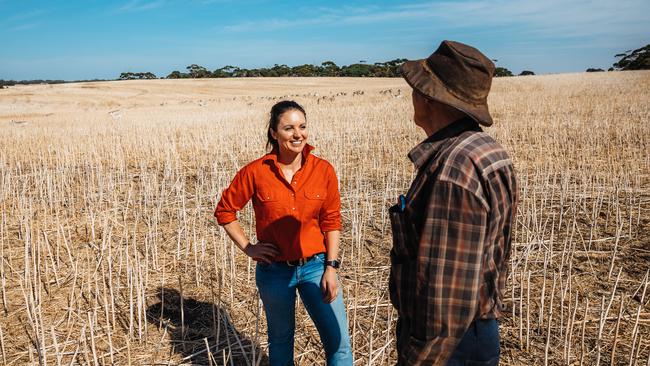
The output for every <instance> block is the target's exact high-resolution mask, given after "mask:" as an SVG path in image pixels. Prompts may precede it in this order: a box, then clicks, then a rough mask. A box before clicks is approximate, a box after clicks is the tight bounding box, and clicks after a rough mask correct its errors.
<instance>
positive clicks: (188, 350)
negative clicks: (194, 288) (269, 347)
mask: <svg viewBox="0 0 650 366" xmlns="http://www.w3.org/2000/svg"><path fill="white" fill-rule="evenodd" d="M156 296H157V298H158V302H156V303H155V304H153V305H151V306H149V307H148V308H147V320H148V321H149V322H150V323H151V324H155V325H156V326H159V327H161V328H165V327H166V328H167V332H168V333H169V334H170V338H171V342H172V347H173V352H176V353H178V354H180V355H181V357H182V358H183V361H182V362H181V363H182V364H184V365H215V366H217V365H224V366H225V365H250V366H254V365H268V364H269V360H268V356H267V355H266V354H265V353H262V350H261V349H260V346H259V344H256V343H255V342H253V341H252V340H251V339H250V338H248V337H246V336H244V335H243V334H242V333H240V332H239V331H237V329H235V326H234V325H233V324H232V322H231V319H230V316H229V315H228V313H227V312H226V311H225V310H223V309H222V308H220V307H218V306H216V305H215V304H212V303H209V302H204V301H197V300H195V299H192V298H188V297H181V296H180V293H179V292H178V290H175V289H171V288H159V289H158V290H157V293H156ZM181 303H182V306H181ZM181 308H182V309H183V311H181ZM206 340H207V344H208V345H209V349H210V353H208V351H207V349H208V346H207V345H206ZM215 340H217V342H215Z"/></svg>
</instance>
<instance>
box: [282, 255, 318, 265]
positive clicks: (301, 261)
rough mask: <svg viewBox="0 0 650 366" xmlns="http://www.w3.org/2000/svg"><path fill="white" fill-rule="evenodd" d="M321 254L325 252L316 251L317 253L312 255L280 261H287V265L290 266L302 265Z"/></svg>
mask: <svg viewBox="0 0 650 366" xmlns="http://www.w3.org/2000/svg"><path fill="white" fill-rule="evenodd" d="M319 254H323V253H316V254H314V255H312V256H309V257H307V258H300V259H294V260H292V261H282V262H280V263H286V264H287V266H289V267H295V266H302V265H304V264H305V263H307V262H309V261H310V260H312V259H314V258H315V257H316V256H317V255H319Z"/></svg>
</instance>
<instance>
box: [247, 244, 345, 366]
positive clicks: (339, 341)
mask: <svg viewBox="0 0 650 366" xmlns="http://www.w3.org/2000/svg"><path fill="white" fill-rule="evenodd" d="M324 271H325V255H324V254H318V255H317V256H315V257H314V258H312V259H311V260H310V261H308V262H307V263H305V264H303V265H301V266H289V265H287V264H286V263H282V262H273V263H271V264H262V263H258V264H257V268H256V270H255V278H256V282H257V288H258V290H259V292H260V298H261V299H262V303H263V304H264V310H265V312H266V322H267V324H268V337H269V361H270V364H271V366H287V365H293V364H294V363H293V341H294V331H295V328H296V326H295V320H296V290H298V293H299V294H300V299H301V300H302V303H303V304H304V305H305V309H307V312H308V313H309V316H310V317H311V319H312V320H313V321H314V324H315V325H316V329H318V333H319V334H320V338H321V341H322V342H323V347H324V348H325V357H326V359H327V365H332V366H334V365H349V366H351V365H352V349H351V347H350V335H349V333H348V321H347V317H346V315H345V305H344V304H343V295H342V293H343V289H342V288H340V287H339V291H338V296H337V297H336V299H335V300H334V301H333V302H332V303H330V304H327V303H325V302H323V295H322V292H321V289H320V282H321V279H322V277H323V273H324Z"/></svg>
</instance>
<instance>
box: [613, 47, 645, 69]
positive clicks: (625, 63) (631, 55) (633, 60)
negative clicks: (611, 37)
mask: <svg viewBox="0 0 650 366" xmlns="http://www.w3.org/2000/svg"><path fill="white" fill-rule="evenodd" d="M614 57H622V58H621V59H620V60H619V61H618V62H615V63H614V65H613V68H614V69H615V70H650V44H647V45H645V46H644V47H641V48H639V49H636V50H634V51H626V52H625V53H619V54H618V55H615V56H614Z"/></svg>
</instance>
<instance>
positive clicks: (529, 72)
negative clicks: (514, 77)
mask: <svg viewBox="0 0 650 366" xmlns="http://www.w3.org/2000/svg"><path fill="white" fill-rule="evenodd" d="M528 75H535V73H534V72H532V71H530V70H524V71H522V72H521V73H519V76H528Z"/></svg>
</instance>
